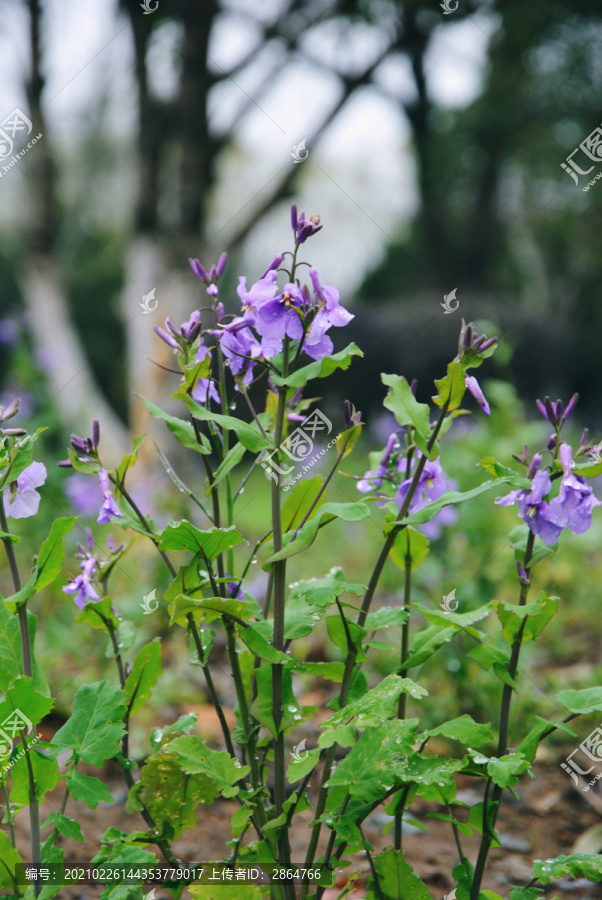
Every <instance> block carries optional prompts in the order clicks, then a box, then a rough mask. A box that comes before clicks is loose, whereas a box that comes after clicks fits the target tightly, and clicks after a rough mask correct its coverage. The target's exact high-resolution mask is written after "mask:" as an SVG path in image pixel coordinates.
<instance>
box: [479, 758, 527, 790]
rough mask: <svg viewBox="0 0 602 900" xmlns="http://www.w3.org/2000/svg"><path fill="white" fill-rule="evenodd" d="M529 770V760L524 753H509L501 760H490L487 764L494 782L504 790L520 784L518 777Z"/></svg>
mask: <svg viewBox="0 0 602 900" xmlns="http://www.w3.org/2000/svg"><path fill="white" fill-rule="evenodd" d="M529 768H530V765H529V760H527V759H525V758H524V756H523V755H522V753H508V754H506V755H505V756H500V757H499V759H490V760H489V762H488V764H487V771H488V773H489V775H490V776H491V779H492V781H493V782H494V783H495V784H497V785H499V786H500V787H502V788H506V787H512V786H513V785H515V784H518V781H519V779H518V776H519V775H520V774H521V773H522V772H526V771H527V770H528V769H529Z"/></svg>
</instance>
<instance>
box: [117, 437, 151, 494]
mask: <svg viewBox="0 0 602 900" xmlns="http://www.w3.org/2000/svg"><path fill="white" fill-rule="evenodd" d="M145 437H146V435H145V434H139V435H137V436H136V437H135V438H134V440H133V441H132V449H131V450H130V452H129V453H128V454H127V456H124V457H123V459H122V460H121V462H120V463H119V465H118V466H117V468H116V469H115V478H116V479H117V484H118V485H121V484H123V483H124V482H125V476H126V475H127V473H128V469H131V468H133V467H134V466H135V465H136V460H137V459H138V450H139V449H140V447H141V446H142V444H143V442H144V438H145ZM118 496H119V494H118Z"/></svg>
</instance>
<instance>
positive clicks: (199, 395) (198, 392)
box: [192, 343, 220, 404]
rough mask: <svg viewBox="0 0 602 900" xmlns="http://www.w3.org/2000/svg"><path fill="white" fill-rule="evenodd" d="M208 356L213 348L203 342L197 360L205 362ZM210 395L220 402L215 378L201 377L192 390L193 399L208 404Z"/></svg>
mask: <svg viewBox="0 0 602 900" xmlns="http://www.w3.org/2000/svg"><path fill="white" fill-rule="evenodd" d="M207 356H211V350H210V349H209V347H206V346H205V345H204V344H203V343H201V344H199V349H198V350H197V354H196V361H197V362H203V360H204V359H206V358H207ZM209 397H210V398H211V399H212V400H214V401H215V402H216V403H219V402H220V396H219V393H218V391H217V388H216V386H215V383H214V382H213V380H212V379H211V378H199V379H198V380H197V383H196V385H195V388H194V390H193V392H192V399H193V400H196V402H197V403H203V404H206V403H207V400H208V398H209Z"/></svg>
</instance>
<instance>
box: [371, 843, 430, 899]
mask: <svg viewBox="0 0 602 900" xmlns="http://www.w3.org/2000/svg"><path fill="white" fill-rule="evenodd" d="M373 864H374V869H375V870H376V878H377V879H378V890H377V889H376V885H375V880H376V879H375V877H374V875H372V876H371V877H370V878H369V879H368V895H367V897H366V900H399V898H400V897H403V900H431V894H430V892H429V890H428V888H427V886H426V885H425V883H424V882H423V881H422V879H421V878H419V877H418V875H416V874H415V873H414V871H413V870H412V867H411V866H410V864H409V863H408V862H407V861H406V858H405V856H404V854H403V853H402V851H401V850H395V849H394V848H393V847H387V848H386V849H385V850H383V851H382V853H379V854H378V856H375V857H374V858H373Z"/></svg>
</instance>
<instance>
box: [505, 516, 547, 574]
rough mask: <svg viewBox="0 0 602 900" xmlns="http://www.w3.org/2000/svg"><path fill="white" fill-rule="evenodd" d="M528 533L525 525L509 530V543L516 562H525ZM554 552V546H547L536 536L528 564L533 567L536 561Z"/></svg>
mask: <svg viewBox="0 0 602 900" xmlns="http://www.w3.org/2000/svg"><path fill="white" fill-rule="evenodd" d="M530 533H531V532H530V531H529V529H528V527H527V526H526V525H517V526H516V528H513V529H512V531H511V532H510V543H511V544H512V548H513V550H514V555H515V557H516V559H517V560H518V562H520V563H523V565H524V562H525V553H526V551H527V540H528V538H529V535H530ZM555 552H556V547H548V545H547V544H544V542H543V541H542V539H541V538H539V537H536V538H535V543H534V544H533V549H532V551H531V557H530V562H529V566H530V567H531V568H533V566H534V565H535V564H536V563H538V562H540V561H541V560H542V559H545V558H546V557H548V556H552V555H553V554H554V553H555Z"/></svg>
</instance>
